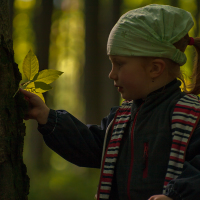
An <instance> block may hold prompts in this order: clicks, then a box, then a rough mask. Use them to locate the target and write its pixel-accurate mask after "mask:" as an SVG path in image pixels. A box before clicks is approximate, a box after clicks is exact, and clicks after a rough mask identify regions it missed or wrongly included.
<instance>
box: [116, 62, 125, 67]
mask: <svg viewBox="0 0 200 200" xmlns="http://www.w3.org/2000/svg"><path fill="white" fill-rule="evenodd" d="M114 64H115V65H116V66H118V67H122V65H123V63H122V62H115V63H114Z"/></svg>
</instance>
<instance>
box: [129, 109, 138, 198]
mask: <svg viewBox="0 0 200 200" xmlns="http://www.w3.org/2000/svg"><path fill="white" fill-rule="evenodd" d="M138 112H139V109H138V111H137V113H136V115H135V118H134V121H133V125H132V128H131V165H130V169H129V174H128V184H127V193H128V199H129V200H131V194H130V183H131V175H132V170H133V161H134V144H133V142H134V137H133V136H134V127H135V123H136V119H137V115H138Z"/></svg>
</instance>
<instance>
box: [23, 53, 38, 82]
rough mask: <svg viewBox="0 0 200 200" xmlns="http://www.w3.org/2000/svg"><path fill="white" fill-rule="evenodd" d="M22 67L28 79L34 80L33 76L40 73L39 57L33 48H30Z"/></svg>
mask: <svg viewBox="0 0 200 200" xmlns="http://www.w3.org/2000/svg"><path fill="white" fill-rule="evenodd" d="M22 69H23V72H24V75H25V76H26V78H27V79H28V80H32V79H33V77H34V76H35V75H36V74H37V73H38V71H39V63H38V59H37V57H36V55H35V54H34V53H33V51H32V50H30V51H29V52H28V54H27V55H26V57H25V58H24V61H23V66H22Z"/></svg>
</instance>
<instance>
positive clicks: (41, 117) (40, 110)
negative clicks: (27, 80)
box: [19, 88, 50, 124]
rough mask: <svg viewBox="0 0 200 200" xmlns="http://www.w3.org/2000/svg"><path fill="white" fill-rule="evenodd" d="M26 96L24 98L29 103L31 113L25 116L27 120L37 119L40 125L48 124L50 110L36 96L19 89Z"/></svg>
mask: <svg viewBox="0 0 200 200" xmlns="http://www.w3.org/2000/svg"><path fill="white" fill-rule="evenodd" d="M19 91H20V92H21V93H23V94H24V98H25V99H26V100H27V101H28V102H29V111H28V113H27V115H26V116H25V118H24V119H25V120H28V119H35V120H37V122H38V123H39V124H46V123H47V119H48V115H49V111H50V109H49V108H48V107H47V106H46V104H45V103H44V102H43V101H42V99H41V98H40V97H38V96H37V95H36V94H33V93H31V92H28V91H26V90H23V89H21V88H20V89H19Z"/></svg>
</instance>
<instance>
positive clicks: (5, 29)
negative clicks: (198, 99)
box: [0, 0, 29, 200]
mask: <svg viewBox="0 0 200 200" xmlns="http://www.w3.org/2000/svg"><path fill="white" fill-rule="evenodd" d="M8 16H9V13H8V0H1V1H0V18H1V20H0V85H1V90H0V96H1V100H0V111H1V112H0V177H1V178H0V199H1V200H8V199H9V200H16V199H19V200H25V199H27V195H28V192H29V178H28V176H27V175H26V166H25V165H24V163H23V159H22V153H23V142H24V135H25V126H24V124H23V112H22V111H23V110H24V108H23V106H24V105H26V103H25V102H24V99H23V96H22V95H21V94H17V95H16V96H15V98H13V95H14V93H15V92H16V91H17V88H18V85H19V82H20V80H21V75H20V73H19V70H18V66H17V64H16V63H14V52H13V44H12V37H11V32H10V23H9V17H8Z"/></svg>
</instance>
